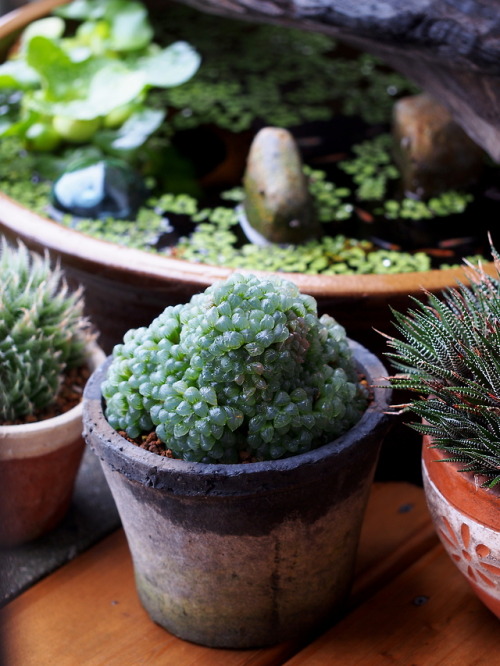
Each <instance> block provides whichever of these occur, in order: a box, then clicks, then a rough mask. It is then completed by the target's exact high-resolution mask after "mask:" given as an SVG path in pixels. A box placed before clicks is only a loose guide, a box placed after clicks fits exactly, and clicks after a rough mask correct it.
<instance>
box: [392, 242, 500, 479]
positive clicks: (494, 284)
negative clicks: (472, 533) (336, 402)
mask: <svg viewBox="0 0 500 666" xmlns="http://www.w3.org/2000/svg"><path fill="white" fill-rule="evenodd" d="M493 254H494V259H495V262H494V263H495V267H496V275H495V276H490V275H488V274H487V273H486V272H485V271H484V269H483V268H482V267H481V266H479V267H474V266H472V265H469V266H468V268H467V271H466V272H467V277H468V279H469V281H470V285H469V286H466V285H464V284H462V283H458V284H457V286H456V287H453V288H451V289H448V290H447V291H445V292H444V294H443V296H442V297H441V298H438V297H437V296H435V295H432V294H429V295H428V303H426V304H425V303H421V302H419V301H417V300H416V299H414V300H415V304H416V306H417V307H416V309H414V310H413V309H411V310H409V311H408V313H407V314H401V313H398V312H395V317H396V328H397V329H398V331H399V332H400V333H401V335H402V338H403V339H397V338H394V337H390V338H389V341H388V344H389V346H390V347H392V348H393V349H394V350H395V352H391V353H389V354H388V356H389V357H390V358H391V359H392V361H393V363H394V365H395V367H396V369H397V370H399V373H398V374H397V375H395V376H393V377H391V378H390V379H391V384H392V387H393V388H401V389H408V390H410V391H412V392H415V393H417V394H418V396H419V397H418V399H416V400H415V401H412V402H411V403H409V404H407V405H400V406H399V407H403V409H406V410H410V411H412V412H414V413H415V414H416V415H417V416H418V417H420V418H421V419H423V422H422V423H415V424H411V425H412V427H413V428H415V429H416V430H417V431H419V432H421V433H424V434H427V435H430V436H431V437H432V441H433V446H434V447H436V448H438V449H441V450H444V451H447V452H449V454H450V455H449V457H448V458H447V459H446V460H447V461H452V462H458V463H461V464H462V465H463V466H462V467H461V471H464V472H472V473H474V474H479V475H483V476H485V477H486V481H485V483H484V485H487V486H491V487H492V486H494V485H496V484H498V483H500V257H499V256H498V254H497V253H496V251H495V250H493Z"/></svg>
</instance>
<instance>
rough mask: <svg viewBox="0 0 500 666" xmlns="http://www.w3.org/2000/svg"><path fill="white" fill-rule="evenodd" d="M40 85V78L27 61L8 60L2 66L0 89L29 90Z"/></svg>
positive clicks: (0, 68)
mask: <svg viewBox="0 0 500 666" xmlns="http://www.w3.org/2000/svg"><path fill="white" fill-rule="evenodd" d="M39 83H40V77H39V76H38V74H37V73H36V71H35V70H34V69H33V68H32V67H30V66H29V65H28V63H27V62H26V61H25V60H7V61H6V62H4V63H3V64H2V65H0V88H16V89H20V90H28V89H30V88H34V87H35V86H37V85H38V84H39Z"/></svg>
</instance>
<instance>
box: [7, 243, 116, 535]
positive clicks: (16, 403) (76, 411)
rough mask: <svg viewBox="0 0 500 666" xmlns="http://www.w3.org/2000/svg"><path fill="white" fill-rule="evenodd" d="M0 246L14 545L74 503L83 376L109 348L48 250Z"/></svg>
mask: <svg viewBox="0 0 500 666" xmlns="http://www.w3.org/2000/svg"><path fill="white" fill-rule="evenodd" d="M0 252H1V255H0V274H1V275H2V283H1V284H0V487H1V488H2V502H1V504H0V545H2V546H12V545H18V544H20V543H23V542H26V541H29V540H32V539H34V538H36V537H38V536H41V535H42V534H44V533H45V532H47V531H48V530H50V529H51V528H53V527H55V526H56V524H57V523H58V522H59V521H60V520H61V519H62V517H63V516H64V514H65V513H66V511H67V509H68V507H69V504H70V501H71V496H72V491H73V485H74V481H75V477H76V474H77V471H78V468H79V464H80V460H81V457H82V454H83V450H84V441H83V439H82V435H81V431H82V420H81V410H82V404H81V397H82V391H83V383H84V381H85V380H86V378H87V376H88V374H89V373H90V372H91V371H92V370H93V369H94V368H95V366H96V365H98V364H99V363H100V362H101V361H102V360H103V357H104V354H103V352H102V350H100V348H99V347H98V346H97V344H96V342H95V340H94V336H93V334H91V332H90V328H89V322H88V321H87V319H86V317H84V315H83V297H82V291H81V290H76V291H74V292H70V290H69V289H68V287H67V285H66V282H65V280H64V275H63V272H62V270H61V269H60V268H59V267H58V266H56V267H55V268H53V267H51V264H50V258H49V256H48V254H46V255H45V256H44V257H42V256H40V255H38V254H35V253H31V252H29V251H28V249H27V248H26V247H25V246H24V245H22V244H19V245H18V246H17V247H13V246H10V245H8V244H7V242H6V241H5V240H2V243H1V245H0ZM72 373H73V374H72ZM65 379H67V381H65ZM63 387H65V389H64V390H63Z"/></svg>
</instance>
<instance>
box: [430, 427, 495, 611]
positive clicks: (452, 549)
mask: <svg viewBox="0 0 500 666" xmlns="http://www.w3.org/2000/svg"><path fill="white" fill-rule="evenodd" d="M429 443H430V440H429V439H428V438H427V437H424V445H423V450H422V472H423V481H424V488H425V495H426V499H427V504H428V507H429V510H430V512H431V516H432V520H433V522H434V525H435V527H436V531H437V533H438V535H439V537H440V539H441V542H442V544H443V546H444V548H445V550H446V551H447V553H448V555H449V556H450V557H451V558H452V560H453V561H454V562H455V564H456V566H457V567H458V569H459V570H460V571H461V572H462V574H463V575H464V576H465V577H466V578H467V580H468V582H469V584H470V586H471V587H472V589H473V590H474V592H475V593H476V594H477V596H478V597H479V598H480V599H481V601H482V602H483V603H484V604H485V605H486V606H487V607H488V608H489V609H490V610H491V611H492V612H493V613H495V615H496V616H497V617H498V618H499V619H500V488H498V487H497V488H493V489H491V490H487V489H485V488H481V487H480V486H481V483H482V482H483V481H484V479H482V478H480V477H475V476H474V475H473V474H465V473H463V472H459V471H458V470H459V469H460V468H461V465H460V464H457V463H448V462H437V461H442V460H443V459H444V458H446V457H447V454H446V453H445V452H443V451H438V450H437V449H430V448H429Z"/></svg>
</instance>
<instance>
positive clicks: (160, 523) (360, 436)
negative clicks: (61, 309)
mask: <svg viewBox="0 0 500 666" xmlns="http://www.w3.org/2000/svg"><path fill="white" fill-rule="evenodd" d="M352 344H353V350H354V354H355V358H356V360H357V363H358V367H359V369H360V371H361V372H362V373H363V374H364V375H365V376H366V378H367V380H368V382H370V383H371V382H376V383H378V382H379V381H380V378H381V377H385V375H386V371H385V369H384V367H383V366H382V364H381V363H380V362H379V361H378V359H377V358H376V357H375V356H373V355H372V354H371V353H370V352H368V351H367V350H366V349H365V348H364V347H361V346H360V345H358V344H356V343H352ZM108 365H109V361H108V362H107V363H106V364H104V366H103V367H101V368H100V369H99V370H98V371H97V372H96V373H94V375H93V376H92V377H91V378H90V380H89V382H88V383H87V387H86V389H85V396H84V429H85V436H86V438H87V442H88V443H89V444H90V446H91V447H92V448H93V449H94V451H95V452H96V454H97V455H98V457H99V458H100V459H101V463H102V467H103V470H104V473H105V475H106V478H107V480H108V483H109V486H110V488H111V491H112V493H113V495H114V498H115V501H116V504H117V507H118V510H119V512H120V515H121V519H122V522H123V526H124V529H125V533H126V535H127V539H128V543H129V547H130V551H131V554H132V559H133V563H134V570H135V578H136V584H137V589H138V594H139V597H140V599H141V602H142V604H143V605H144V607H145V608H146V610H147V611H148V613H149V614H150V616H151V618H152V619H153V620H154V621H155V622H157V623H158V624H160V625H162V626H163V627H165V628H166V629H168V630H169V631H171V632H172V633H174V634H176V635H177V636H179V637H181V638H184V639H187V640H190V641H193V642H195V643H201V644H203V645H208V646H211V647H228V648H229V647H231V648H245V647H255V646H263V645H269V644H273V643H276V642H279V641H283V640H285V639H289V638H292V637H297V635H298V634H301V633H303V632H307V631H308V630H310V629H311V628H312V627H314V626H315V625H316V624H317V623H318V622H320V621H321V620H322V619H324V618H325V617H326V616H331V615H332V614H334V613H337V612H339V610H340V609H341V608H342V606H343V604H344V603H345V600H346V598H347V596H348V594H349V588H350V584H351V579H352V573H353V566H354V560H355V555H356V549H357V544H358V537H359V532H360V528H361V522H362V519H363V514H364V510H365V505H366V501H367V497H368V493H369V489H370V484H371V481H372V478H373V473H374V468H375V464H376V461H377V457H378V451H379V446H380V443H381V439H382V437H383V435H384V433H385V431H386V429H387V418H386V416H385V414H384V412H385V411H386V409H387V405H388V400H389V399H390V391H389V390H387V389H386V388H376V389H374V391H373V400H372V401H371V403H370V405H369V407H368V409H367V411H366V412H365V414H364V415H363V417H362V418H361V420H360V421H359V422H358V423H357V424H356V425H355V426H354V427H353V428H352V429H351V430H350V431H349V432H347V433H346V434H345V435H343V436H342V437H339V438H338V439H337V440H335V441H333V442H331V443H329V444H326V445H324V446H322V447H320V448H318V449H315V450H313V451H310V452H308V453H304V454H301V455H297V456H294V457H290V458H286V459H282V460H275V461H270V462H258V463H247V464H233V465H231V464H227V465H224V464H203V463H188V462H185V461H182V460H173V459H170V458H166V457H163V456H159V455H157V454H155V453H151V452H149V451H145V450H143V449H141V448H139V447H137V446H135V445H134V444H132V443H130V442H129V441H127V440H126V439H124V438H123V437H121V436H120V435H119V434H118V433H117V432H116V431H115V430H113V428H111V426H110V425H109V424H108V422H107V421H106V419H105V416H104V413H103V400H102V397H101V383H102V381H103V379H104V377H105V375H106V372H107V367H108Z"/></svg>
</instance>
